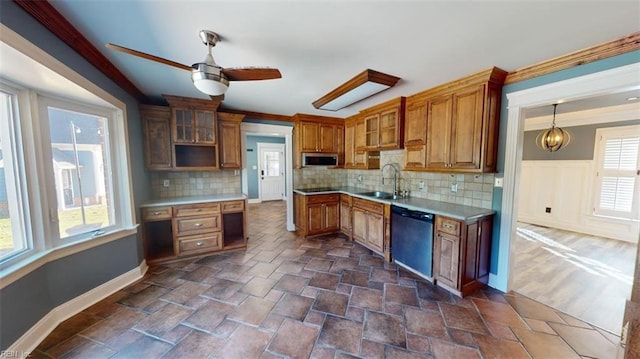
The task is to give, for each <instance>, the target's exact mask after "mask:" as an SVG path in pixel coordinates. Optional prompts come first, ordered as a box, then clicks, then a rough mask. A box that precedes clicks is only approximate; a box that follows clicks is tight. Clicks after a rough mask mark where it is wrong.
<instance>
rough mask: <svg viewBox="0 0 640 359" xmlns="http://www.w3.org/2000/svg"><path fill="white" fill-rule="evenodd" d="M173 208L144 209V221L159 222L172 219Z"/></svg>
mask: <svg viewBox="0 0 640 359" xmlns="http://www.w3.org/2000/svg"><path fill="white" fill-rule="evenodd" d="M171 215H172V211H171V207H170V206H167V207H149V208H143V209H142V220H143V221H157V220H161V219H171Z"/></svg>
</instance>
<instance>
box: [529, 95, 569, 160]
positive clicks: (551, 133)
mask: <svg viewBox="0 0 640 359" xmlns="http://www.w3.org/2000/svg"><path fill="white" fill-rule="evenodd" d="M556 107H558V104H557V103H556V104H553V122H552V123H551V128H550V129H548V130H545V131H542V132H540V134H539V135H538V137H536V144H537V145H538V147H540V148H541V149H542V150H543V151H547V152H556V151H560V149H562V148H564V147H566V146H567V145H568V144H569V142H570V141H571V135H569V132H567V131H565V130H563V129H561V128H560V127H556Z"/></svg>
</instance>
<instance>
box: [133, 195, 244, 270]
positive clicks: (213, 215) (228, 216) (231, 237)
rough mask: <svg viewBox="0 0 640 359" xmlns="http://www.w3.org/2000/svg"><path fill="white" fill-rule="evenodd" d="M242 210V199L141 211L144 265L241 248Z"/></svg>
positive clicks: (158, 207)
mask: <svg viewBox="0 0 640 359" xmlns="http://www.w3.org/2000/svg"><path fill="white" fill-rule="evenodd" d="M244 210H245V201H244V200H234V201H224V202H205V203H196V204H184V205H174V206H157V207H144V208H142V220H143V223H142V228H143V243H144V251H145V259H146V261H147V263H150V264H153V263H159V262H165V261H169V260H175V259H181V258H185V257H190V256H194V255H203V254H210V253H214V252H218V251H222V250H228V249H236V248H245V247H246V245H247V240H246V223H245V213H244Z"/></svg>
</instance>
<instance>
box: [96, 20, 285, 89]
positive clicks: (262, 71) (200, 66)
mask: <svg viewBox="0 0 640 359" xmlns="http://www.w3.org/2000/svg"><path fill="white" fill-rule="evenodd" d="M199 35H200V39H201V40H202V43H204V44H205V45H206V46H207V50H208V53H207V57H206V58H205V60H204V62H198V63H195V64H193V65H192V66H187V65H183V64H181V63H178V62H175V61H172V60H168V59H165V58H162V57H158V56H155V55H151V54H147V53H145V52H142V51H138V50H134V49H129V48H126V47H124V46H120V45H115V44H111V43H109V44H107V45H106V46H107V48H109V49H112V50H116V51H120V52H124V53H126V54H129V55H133V56H137V57H140V58H143V59H146V60H150V61H154V62H158V63H161V64H164V65H169V66H173V67H175V68H178V69H181V70H188V71H191V81H193V85H194V86H195V87H196V89H198V90H199V91H200V92H202V93H205V94H207V95H209V96H221V95H224V94H225V92H226V91H227V89H228V88H229V81H257V80H272V79H279V78H281V77H282V75H281V74H280V71H279V70H278V69H274V68H268V67H266V68H265V67H240V68H231V69H225V68H222V67H221V66H219V65H218V64H216V62H215V61H214V60H213V56H212V55H211V48H212V47H214V46H216V43H217V42H218V41H220V36H218V34H216V33H215V32H213V31H209V30H201V31H200V34H199Z"/></svg>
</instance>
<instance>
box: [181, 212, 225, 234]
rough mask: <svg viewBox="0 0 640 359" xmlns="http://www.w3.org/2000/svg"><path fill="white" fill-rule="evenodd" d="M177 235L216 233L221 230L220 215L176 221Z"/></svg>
mask: <svg viewBox="0 0 640 359" xmlns="http://www.w3.org/2000/svg"><path fill="white" fill-rule="evenodd" d="M175 223H176V235H177V236H183V235H189V234H197V233H206V232H215V231H219V230H220V215H215V216H211V217H198V218H181V219H176V220H175Z"/></svg>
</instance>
